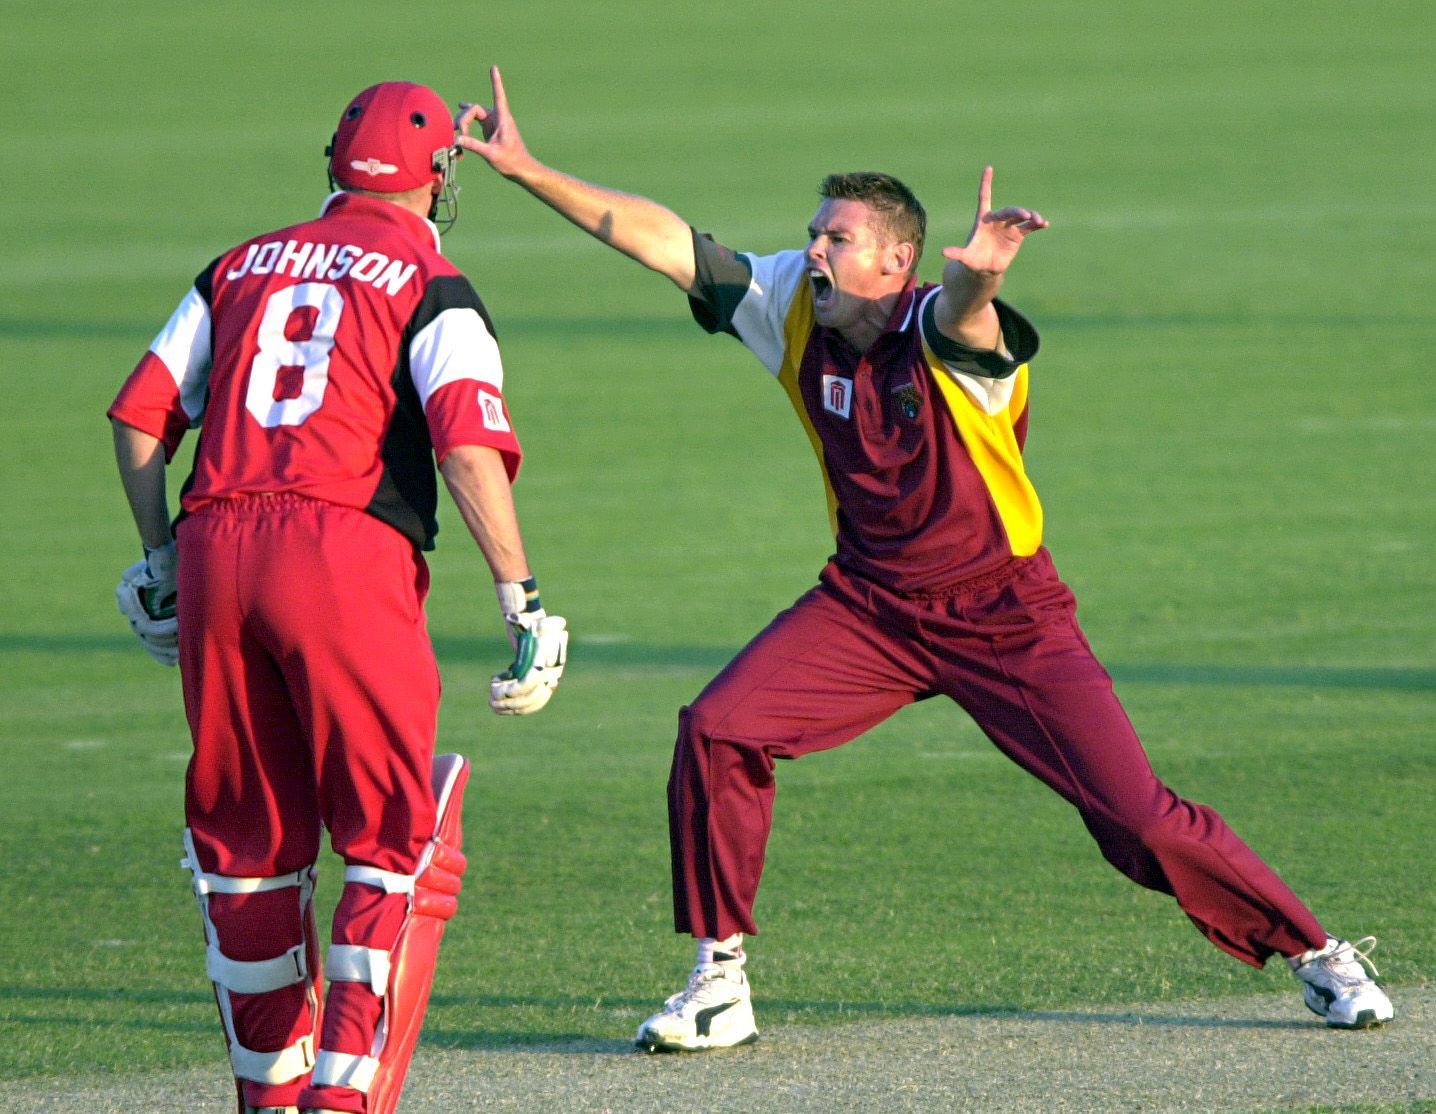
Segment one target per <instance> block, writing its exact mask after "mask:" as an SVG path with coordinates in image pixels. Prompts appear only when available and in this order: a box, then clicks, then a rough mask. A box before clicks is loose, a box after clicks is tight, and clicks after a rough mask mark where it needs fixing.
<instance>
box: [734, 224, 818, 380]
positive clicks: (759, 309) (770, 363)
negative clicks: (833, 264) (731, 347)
mask: <svg viewBox="0 0 1436 1114" xmlns="http://www.w3.org/2000/svg"><path fill="white" fill-rule="evenodd" d="M743 254H744V258H746V259H747V260H748V262H749V264H750V265H751V266H752V268H753V277H752V279H751V281H750V282H749V283H748V293H747V294H745V295H743V300H742V301H741V302H739V303H738V308H737V309H736V310H734V311H733V328H734V329H735V330H736V331H737V333H738V338H739V339H740V340H741V341H742V342H743V343H744V344H745V345H747V346H748V348H749V350H750V351H752V353H753V355H755V356H757V357H758V359H760V360H762V361H763V366H764V367H765V368H767V369H768V371H769V373H771V374H773V375H777V374H778V372H779V371H780V370H782V367H783V349H784V346H785V344H786V340H785V337H784V332H783V327H784V325H785V324H786V323H787V320H788V307H789V306H791V305H792V304H793V294H794V293H795V292H796V291H797V289H798V284H799V283H801V282H802V280H803V274H804V273H805V272H806V270H807V267H808V262H807V256H806V255H804V253H803V252H801V251H796V250H795V251H780V252H779V253H778V254H777V255H751V254H749V253H747V252H744V253H743Z"/></svg>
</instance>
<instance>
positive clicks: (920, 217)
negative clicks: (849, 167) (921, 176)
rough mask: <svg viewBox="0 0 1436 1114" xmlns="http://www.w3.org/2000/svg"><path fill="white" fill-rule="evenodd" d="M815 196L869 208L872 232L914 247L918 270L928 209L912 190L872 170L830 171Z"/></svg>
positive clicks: (925, 232) (914, 263) (889, 175)
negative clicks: (859, 204)
mask: <svg viewBox="0 0 1436 1114" xmlns="http://www.w3.org/2000/svg"><path fill="white" fill-rule="evenodd" d="M818 196H820V197H823V198H834V199H837V200H841V201H858V202H861V203H862V204H864V205H866V206H867V207H868V208H869V209H870V210H872V214H873V227H874V230H875V231H877V232H878V233H879V234H881V235H883V236H884V237H886V239H887V240H888V241H889V242H890V243H900V244H911V245H912V246H913V257H912V266H913V270H916V269H917V262H918V260H919V259H921V258H922V244H923V240H924V239H926V237H927V210H925V209H924V208H923V207H922V202H920V201H919V200H918V199H917V196H916V195H915V194H914V193H913V192H912V190H910V189H908V188H907V186H905V185H903V184H902V183H901V182H899V181H898V180H897V179H896V178H894V177H893V176H892V175H891V174H880V173H878V172H876V171H872V170H860V171H856V172H855V173H852V174H829V175H828V176H827V177H826V178H824V179H823V184H822V185H821V186H819V187H818Z"/></svg>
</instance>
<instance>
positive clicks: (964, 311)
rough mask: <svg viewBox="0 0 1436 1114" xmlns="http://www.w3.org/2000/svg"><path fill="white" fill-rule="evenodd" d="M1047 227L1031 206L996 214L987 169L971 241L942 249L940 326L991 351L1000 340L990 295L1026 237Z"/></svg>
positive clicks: (964, 341) (971, 344)
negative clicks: (943, 266)
mask: <svg viewBox="0 0 1436 1114" xmlns="http://www.w3.org/2000/svg"><path fill="white" fill-rule="evenodd" d="M1046 227H1047V220H1046V218H1044V217H1043V216H1042V214H1041V213H1038V212H1036V211H1034V210H1032V209H1022V208H1018V207H1016V206H1012V207H1009V208H1006V209H999V210H998V211H997V212H995V213H994V212H993V211H992V167H990V166H989V167H986V168H984V170H983V171H982V182H981V184H980V185H979V186H978V190H977V216H976V218H975V219H974V220H973V222H972V232H971V234H970V235H969V236H968V238H967V244H966V245H965V246H964V247H960V248H959V247H948V248H943V249H942V255H943V258H944V259H946V260H947V261H948V262H947V266H946V267H945V268H944V269H943V272H942V292H941V293H939V294H938V296H937V303H936V305H935V306H934V307H933V309H934V319H935V320H936V322H937V327H938V329H939V330H941V332H942V333H943V334H944V335H945V336H948V337H951V338H952V339H953V340H955V341H957V342H958V343H959V344H963V345H966V346H967V347H968V348H977V349H983V350H988V351H990V350H993V349H996V348H997V347H998V346H999V345H1000V344H1001V343H1002V329H1001V327H1000V326H999V325H998V321H997V310H996V309H994V308H993V305H992V299H993V298H995V297H997V292H998V290H1000V289H1001V288H1002V278H1003V276H1004V275H1005V274H1006V273H1007V268H1008V267H1009V266H1010V265H1011V263H1012V261H1013V259H1015V258H1016V257H1017V249H1018V248H1020V247H1021V246H1022V241H1023V240H1024V239H1026V238H1027V235H1028V234H1029V233H1031V232H1039V231H1041V230H1042V229H1044V228H1046Z"/></svg>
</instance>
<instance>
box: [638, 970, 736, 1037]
mask: <svg viewBox="0 0 1436 1114" xmlns="http://www.w3.org/2000/svg"><path fill="white" fill-rule="evenodd" d="M757 1039H758V1027H757V1025H755V1024H754V1023H753V997H752V994H751V992H750V990H749V987H748V979H747V977H746V976H745V975H744V974H743V968H742V967H741V966H739V965H738V964H736V963H700V964H699V965H698V966H697V967H695V968H693V973H692V974H691V975H689V976H688V985H687V986H685V987H684V988H683V989H682V990H680V991H679V992H678V993H677V994H675V995H673V997H671V998H669V999H668V1001H666V1002H664V1003H663V1008H662V1009H661V1010H659V1011H658V1012H657V1013H656V1014H654V1015H653V1016H652V1017H650V1018H649V1019H648V1020H647V1021H645V1022H644V1023H643V1024H642V1025H640V1026H639V1027H638V1036H637V1037H635V1038H634V1041H633V1043H634V1044H636V1045H637V1046H638V1048H639V1049H640V1050H641V1051H644V1052H704V1051H706V1050H708V1049H710V1048H732V1047H734V1046H735V1045H739V1044H752V1043H753V1042H754V1041H755V1040H757Z"/></svg>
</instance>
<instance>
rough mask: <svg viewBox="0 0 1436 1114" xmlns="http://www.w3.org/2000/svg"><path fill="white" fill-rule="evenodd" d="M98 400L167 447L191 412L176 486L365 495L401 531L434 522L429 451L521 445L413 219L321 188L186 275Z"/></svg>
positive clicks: (458, 298)
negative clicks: (190, 459) (115, 385)
mask: <svg viewBox="0 0 1436 1114" xmlns="http://www.w3.org/2000/svg"><path fill="white" fill-rule="evenodd" d="M109 414H110V416H111V417H112V418H117V419H119V420H120V421H122V422H125V423H126V424H128V425H131V426H134V427H135V428H137V429H140V430H143V431H144V432H146V433H150V434H152V435H154V436H156V437H159V438H160V439H161V440H162V441H163V443H164V448H165V458H166V460H169V459H172V458H173V456H174V453H175V450H176V449H177V448H178V446H179V443H180V440H181V438H182V437H183V436H184V433H185V431H186V430H187V429H191V428H196V427H200V426H201V424H202V426H203V428H202V432H201V435H200V439H199V445H198V447H197V448H196V450H195V459H194V471H193V473H192V474H191V476H190V478H189V480H188V481H187V482H186V484H185V487H184V490H183V493H182V495H181V500H180V502H181V506H182V507H183V508H184V510H185V511H193V510H195V509H196V508H197V507H199V506H202V505H203V504H205V503H206V502H209V501H212V500H217V499H225V498H229V497H232V496H237V495H243V494H253V493H262V492H295V493H298V494H302V495H307V496H310V497H312V498H316V499H323V500H326V501H328V502H331V503H338V504H341V505H343V506H349V507H357V508H359V509H361V510H365V511H368V512H369V513H371V514H373V515H374V516H376V517H377V518H379V519H381V520H383V521H384V522H387V523H389V524H390V525H392V526H393V527H395V529H397V530H399V531H400V532H401V533H403V534H404V535H405V536H406V537H408V538H410V539H411V540H412V541H413V542H414V543H415V544H416V545H419V546H421V547H423V548H426V549H427V548H432V544H433V537H434V534H435V533H436V532H437V530H438V526H437V523H436V522H435V518H434V514H435V510H436V508H437V483H436V480H435V476H434V458H435V456H436V455H437V457H438V460H439V461H440V462H442V460H443V458H444V455H445V454H446V453H448V452H449V450H450V449H452V448H454V447H455V446H457V445H488V446H492V447H493V448H496V449H498V450H499V452H501V453H502V454H503V456H504V462H505V465H506V467H507V469H508V473H509V477H510V479H513V477H514V476H516V475H517V473H518V468H519V462H520V459H521V451H520V448H519V443H518V439H517V438H516V437H515V435H514V431H513V427H512V425H511V423H510V421H509V415H508V409H507V407H506V406H505V404H504V399H503V365H502V362H501V360H500V358H499V349H498V344H497V342H496V341H495V339H494V331H493V325H492V322H491V321H490V320H489V316H488V313H487V311H486V310H485V309H484V306H483V303H482V302H481V301H480V300H479V296H478V294H477V293H475V291H474V289H473V287H472V286H471V285H470V284H469V282H468V280H467V279H465V278H464V276H463V275H462V274H461V273H460V272H459V270H458V269H457V268H456V267H454V265H453V264H451V263H450V262H449V261H448V260H446V259H445V258H444V257H443V256H442V255H441V254H440V252H439V238H438V233H437V231H436V230H435V229H434V226H433V225H432V224H430V223H429V222H428V221H426V220H424V219H422V218H421V217H418V216H416V215H415V214H413V213H410V212H409V211H407V210H405V209H402V208H400V207H399V206H398V205H394V204H392V203H390V202H387V201H383V200H380V199H378V198H371V197H364V196H362V195H359V194H350V193H338V194H335V195H334V196H332V197H331V198H329V200H328V201H327V202H326V203H325V205H324V209H323V211H322V212H321V214H320V216H319V217H318V218H317V219H316V220H312V221H308V222H306V223H304V224H299V225H295V226H293V227H291V228H285V229H281V230H279V231H277V232H271V233H268V234H266V235H263V236H258V237H255V238H254V239H252V240H249V241H247V242H245V243H243V244H240V245H239V246H238V247H236V248H234V249H232V250H230V251H228V252H226V253H225V254H224V255H221V256H220V257H219V258H218V259H216V260H215V261H214V262H213V263H211V264H210V265H209V266H208V267H206V268H205V269H204V271H203V272H202V273H201V274H200V275H199V277H198V278H197V279H196V280H195V284H194V289H192V290H191V291H190V293H189V294H188V295H187V296H186V297H185V299H184V300H183V301H182V302H181V303H180V305H179V308H178V309H176V310H175V312H174V314H173V316H171V318H170V320H169V322H168V324H166V325H165V327H164V329H163V330H162V331H161V332H160V334H159V336H157V337H156V338H155V340H154V343H153V344H151V345H150V348H149V351H148V352H146V353H145V355H144V357H143V358H142V359H141V360H140V362H139V364H138V366H137V367H136V368H135V370H134V371H133V372H132V373H131V374H130V377H129V378H128V379H127V380H126V381H125V384H124V386H123V387H122V388H121V390H120V393H119V395H118V396H117V397H116V399H115V401H114V404H113V405H112V406H111V407H110V410H109Z"/></svg>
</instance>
